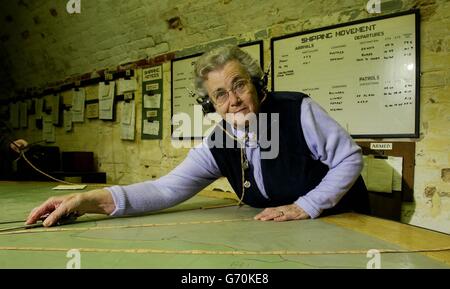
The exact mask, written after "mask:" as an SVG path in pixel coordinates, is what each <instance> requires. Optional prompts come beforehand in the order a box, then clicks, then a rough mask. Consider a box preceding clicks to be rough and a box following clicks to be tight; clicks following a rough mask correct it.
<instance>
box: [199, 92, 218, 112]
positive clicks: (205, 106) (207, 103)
mask: <svg viewBox="0 0 450 289" xmlns="http://www.w3.org/2000/svg"><path fill="white" fill-rule="evenodd" d="M196 101H197V103H198V104H200V105H201V106H202V110H203V114H205V115H206V114H208V113H211V112H215V111H216V109H215V108H214V105H213V104H212V102H211V100H210V99H209V97H208V96H207V95H205V96H203V97H202V96H199V97H197V98H196Z"/></svg>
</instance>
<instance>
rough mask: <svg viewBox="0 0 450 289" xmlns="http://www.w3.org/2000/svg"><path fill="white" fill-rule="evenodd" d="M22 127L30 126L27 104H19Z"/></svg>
mask: <svg viewBox="0 0 450 289" xmlns="http://www.w3.org/2000/svg"><path fill="white" fill-rule="evenodd" d="M19 104H20V105H19V109H20V113H19V115H20V127H27V126H28V106H27V103H26V102H19Z"/></svg>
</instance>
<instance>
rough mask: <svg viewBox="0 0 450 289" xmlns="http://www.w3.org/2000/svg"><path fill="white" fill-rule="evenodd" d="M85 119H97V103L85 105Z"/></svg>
mask: <svg viewBox="0 0 450 289" xmlns="http://www.w3.org/2000/svg"><path fill="white" fill-rule="evenodd" d="M86 117H87V118H98V102H97V103H89V104H87V105H86Z"/></svg>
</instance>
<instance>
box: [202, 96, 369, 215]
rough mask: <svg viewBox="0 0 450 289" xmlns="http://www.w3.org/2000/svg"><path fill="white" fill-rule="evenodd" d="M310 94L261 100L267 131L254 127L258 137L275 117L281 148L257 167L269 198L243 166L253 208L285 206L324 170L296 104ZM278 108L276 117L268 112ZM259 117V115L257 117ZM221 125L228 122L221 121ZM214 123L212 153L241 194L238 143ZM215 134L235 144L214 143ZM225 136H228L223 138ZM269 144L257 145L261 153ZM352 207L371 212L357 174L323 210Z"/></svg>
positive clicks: (246, 198)
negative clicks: (306, 135) (335, 201)
mask: <svg viewBox="0 0 450 289" xmlns="http://www.w3.org/2000/svg"><path fill="white" fill-rule="evenodd" d="M305 97H308V96H307V95H305V94H303V93H298V92H277V93H270V94H269V95H268V97H267V98H266V100H265V101H264V102H263V103H262V104H261V108H260V112H261V113H266V114H267V125H266V127H267V131H266V132H263V131H262V132H258V137H261V136H262V134H263V133H266V134H267V136H265V139H271V125H269V123H271V122H275V121H278V122H279V125H278V127H279V153H278V156H277V157H276V158H273V159H265V158H261V170H262V177H263V182H264V188H265V191H266V193H267V195H268V197H269V199H266V198H265V197H264V196H263V195H262V194H261V192H260V191H259V189H258V187H257V185H256V182H255V179H254V177H253V166H250V167H249V169H247V170H245V173H244V176H245V180H248V181H250V187H249V188H246V189H245V194H244V199H243V202H244V203H245V204H247V205H249V206H252V207H256V208H266V207H275V206H281V205H288V204H292V203H293V202H295V201H296V200H297V199H298V198H299V197H300V196H303V195H306V194H307V193H308V192H309V191H311V190H312V189H314V188H315V187H316V186H317V185H318V184H319V183H320V182H321V180H322V178H323V177H324V176H325V175H326V174H327V172H328V170H329V169H328V167H327V166H326V165H325V164H323V163H322V162H320V161H319V160H314V159H313V158H312V157H311V155H312V154H311V151H310V150H309V148H308V145H307V144H306V141H305V138H304V135H303V130H302V127H301V125H300V117H301V115H300V114H301V110H300V106H301V103H302V100H303V98H305ZM271 113H278V116H279V117H278V120H277V119H276V118H275V117H272V116H271ZM258 122H259V120H258ZM222 126H224V127H225V126H227V130H228V131H230V132H231V129H230V127H229V126H230V125H229V124H228V123H227V122H225V121H224V120H222ZM218 130H221V128H219V127H216V128H215V130H214V132H213V133H212V134H211V135H210V136H209V137H208V142H209V144H210V150H211V153H212V155H213V157H214V159H215V161H216V163H217V165H218V166H219V169H220V171H221V173H222V175H223V176H225V177H226V178H227V179H228V181H229V182H230V184H231V186H232V187H233V189H234V191H235V192H236V194H237V195H238V197H239V198H240V197H241V195H242V172H241V165H240V164H241V159H240V158H241V156H240V148H239V145H238V144H237V143H236V141H233V140H231V138H229V137H228V136H227V135H226V134H225V133H223V132H220V133H218ZM216 136H218V137H223V141H224V143H226V142H228V143H234V146H233V148H225V147H214V146H213V144H214V143H217V141H216V139H215V138H216ZM227 138H228V139H227ZM270 149H271V148H270V147H268V148H263V147H262V146H260V150H261V154H263V152H264V151H270ZM349 210H355V211H358V212H361V213H369V207H368V195H367V190H366V188H365V185H364V182H363V180H362V178H361V177H359V178H358V180H357V181H356V182H355V184H354V185H353V187H352V188H351V189H350V190H349V192H347V194H346V195H345V196H344V197H343V198H342V199H341V200H340V202H339V203H338V205H336V206H335V207H334V208H332V209H328V210H325V211H324V212H323V213H322V215H327V214H332V213H339V212H343V211H349Z"/></svg>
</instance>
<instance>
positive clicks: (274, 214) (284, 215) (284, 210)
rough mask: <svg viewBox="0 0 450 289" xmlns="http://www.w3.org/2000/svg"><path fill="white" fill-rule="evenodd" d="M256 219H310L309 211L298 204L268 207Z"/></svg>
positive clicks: (279, 220)
mask: <svg viewBox="0 0 450 289" xmlns="http://www.w3.org/2000/svg"><path fill="white" fill-rule="evenodd" d="M254 219H255V220H261V221H270V220H273V221H277V222H283V221H290V220H304V219H309V215H308V213H306V212H305V211H304V210H303V209H302V208H300V207H299V206H298V205H297V204H291V205H285V206H279V207H273V208H266V209H264V211H262V212H261V213H259V214H258V215H256V216H255V217H254Z"/></svg>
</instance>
